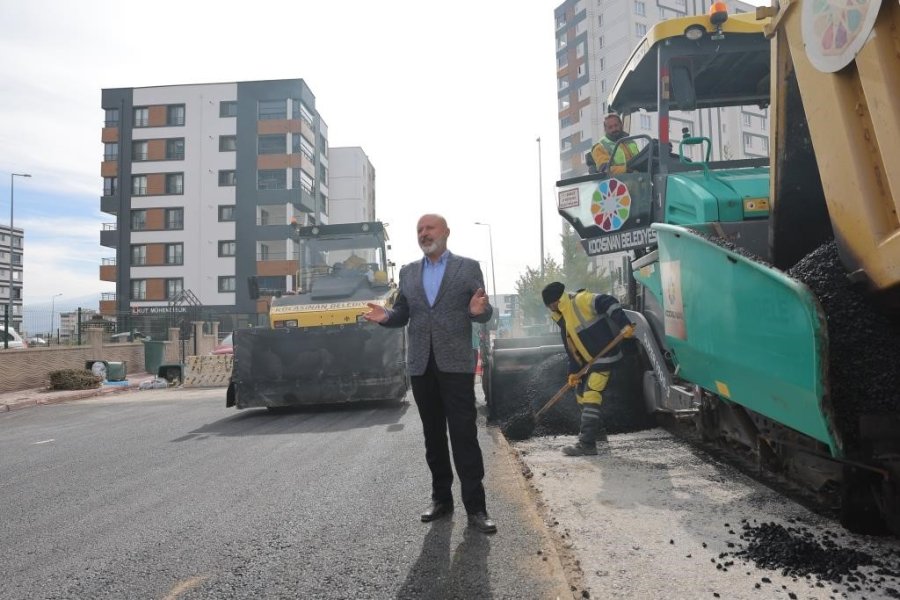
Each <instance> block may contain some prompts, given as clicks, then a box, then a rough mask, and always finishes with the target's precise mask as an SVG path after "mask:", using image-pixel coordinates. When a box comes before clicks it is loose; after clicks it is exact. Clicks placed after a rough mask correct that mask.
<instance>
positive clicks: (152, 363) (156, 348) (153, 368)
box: [143, 340, 166, 373]
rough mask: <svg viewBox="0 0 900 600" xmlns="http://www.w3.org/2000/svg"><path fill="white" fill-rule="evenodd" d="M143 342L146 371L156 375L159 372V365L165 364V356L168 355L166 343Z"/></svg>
mask: <svg viewBox="0 0 900 600" xmlns="http://www.w3.org/2000/svg"><path fill="white" fill-rule="evenodd" d="M143 342H144V371H146V372H147V373H156V372H157V371H158V370H159V365H161V364H162V362H163V355H164V354H165V353H166V343H165V342H155V341H153V340H143Z"/></svg>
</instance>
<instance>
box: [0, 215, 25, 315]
mask: <svg viewBox="0 0 900 600" xmlns="http://www.w3.org/2000/svg"><path fill="white" fill-rule="evenodd" d="M24 238H25V233H24V231H23V230H22V229H21V228H19V227H13V228H12V229H10V227H9V225H0V325H3V319H4V315H5V314H6V313H5V311H6V310H7V309H6V307H7V306H9V299H10V295H12V313H10V315H9V320H10V323H11V325H12V327H13V328H14V329H15V330H16V331H20V332H21V331H22V288H23V284H24V281H23V271H22V265H23V255H24V253H25V247H24V243H23V241H24ZM10 271H12V278H10ZM10 283H11V284H12V286H11V287H10Z"/></svg>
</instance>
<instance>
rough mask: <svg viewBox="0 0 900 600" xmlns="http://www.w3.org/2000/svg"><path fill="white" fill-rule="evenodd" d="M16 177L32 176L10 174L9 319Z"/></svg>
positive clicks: (10, 313)
mask: <svg viewBox="0 0 900 600" xmlns="http://www.w3.org/2000/svg"><path fill="white" fill-rule="evenodd" d="M16 177H31V175H30V174H28V173H10V174H9V320H10V321H12V317H13V206H14V202H13V197H14V190H15V185H14V184H15V181H16Z"/></svg>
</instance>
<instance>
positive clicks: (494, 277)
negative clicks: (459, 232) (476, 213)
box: [475, 221, 500, 302]
mask: <svg viewBox="0 0 900 600" xmlns="http://www.w3.org/2000/svg"><path fill="white" fill-rule="evenodd" d="M475 224H476V225H484V226H485V227H487V228H488V242H490V245H491V287H493V288H494V302H499V301H500V299H499V298H498V297H497V271H495V270H494V236H493V234H492V233H491V224H490V223H479V222H477V221H476V222H475ZM488 298H490V296H489V297H488Z"/></svg>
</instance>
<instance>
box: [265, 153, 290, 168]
mask: <svg viewBox="0 0 900 600" xmlns="http://www.w3.org/2000/svg"><path fill="white" fill-rule="evenodd" d="M291 163H292V161H291V157H290V156H289V155H287V154H263V155H261V156H257V157H256V168H257V169H288V168H290V167H291V166H293V165H292V164H291Z"/></svg>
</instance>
